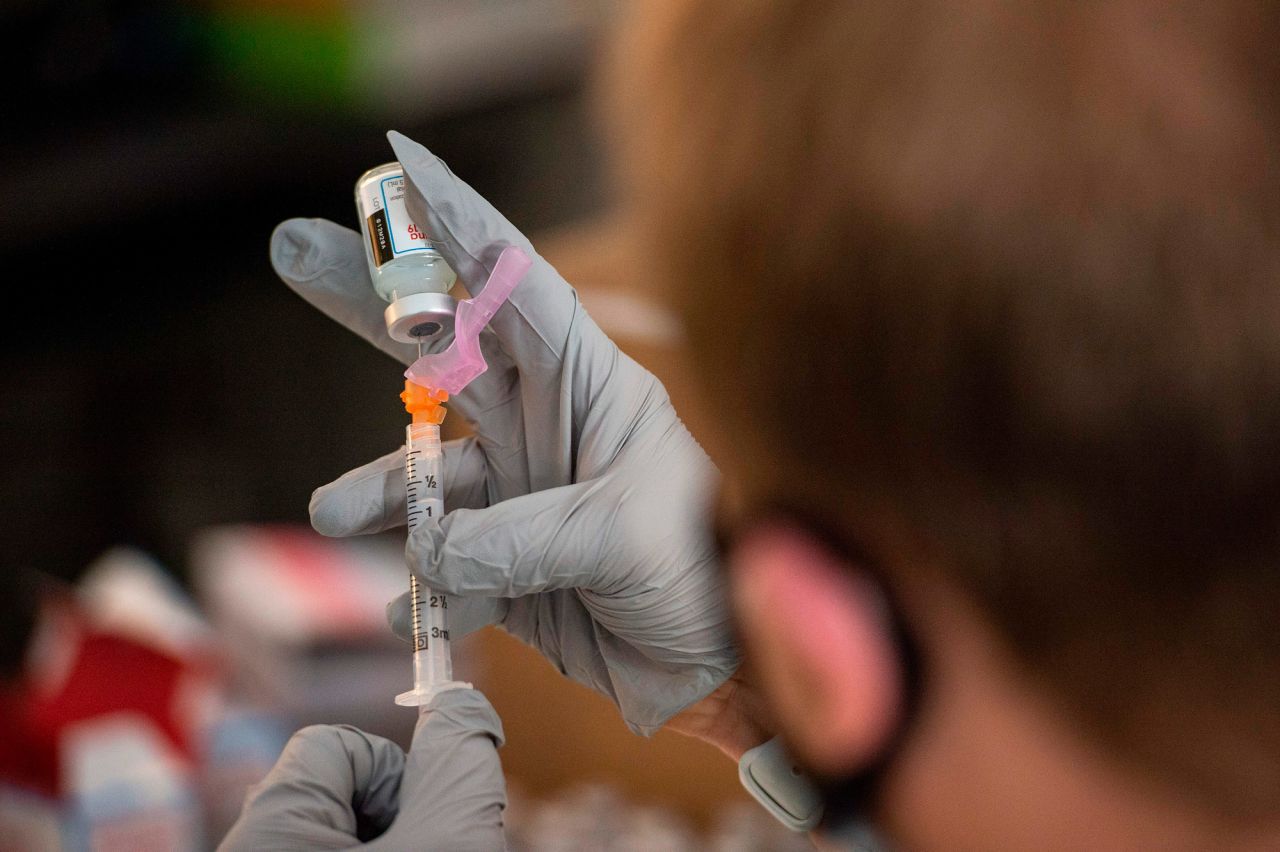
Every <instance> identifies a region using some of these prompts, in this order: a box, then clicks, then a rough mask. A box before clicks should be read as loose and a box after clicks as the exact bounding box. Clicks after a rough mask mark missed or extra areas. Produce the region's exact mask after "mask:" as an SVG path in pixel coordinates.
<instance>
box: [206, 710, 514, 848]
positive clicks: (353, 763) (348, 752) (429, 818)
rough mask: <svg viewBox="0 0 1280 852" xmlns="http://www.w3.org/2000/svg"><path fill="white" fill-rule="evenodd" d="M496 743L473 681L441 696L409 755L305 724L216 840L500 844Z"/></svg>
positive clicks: (375, 740)
mask: <svg viewBox="0 0 1280 852" xmlns="http://www.w3.org/2000/svg"><path fill="white" fill-rule="evenodd" d="M501 745H502V723H501V722H499V721H498V714H497V713H495V712H493V708H492V707H491V706H489V702H488V701H486V700H485V697H484V696H483V695H481V694H480V693H479V692H476V691H475V690H474V689H453V690H449V691H448V692H442V693H440V694H439V695H437V696H436V697H435V699H434V700H433V701H432V702H431V705H430V710H429V712H427V713H425V714H423V715H422V716H421V717H420V718H419V720H418V726H417V729H416V730H415V731H414V735H413V745H412V746H411V747H410V749H409V753H408V755H406V754H405V753H404V752H403V751H401V750H400V747H399V746H398V745H396V744H395V743H393V742H391V741H390V740H386V739H383V738H382V737H378V736H374V735H373V734H366V733H365V732H363V731H360V730H358V729H356V728H352V727H350V726H345V725H337V726H335V725H312V726H311V727H309V728H303V729H302V730H301V731H298V733H296V734H294V735H293V738H292V739H290V740H289V743H288V744H287V745H286V746H285V748H284V753H283V754H281V755H280V759H279V760H277V761H276V765H275V766H274V767H272V769H271V771H270V772H269V773H268V774H267V777H266V778H265V779H263V781H262V783H260V784H258V785H257V786H256V787H254V788H253V789H252V790H250V792H249V795H248V797H247V799H246V800H245V805H244V811H242V812H241V814H240V818H239V819H238V820H236V824H235V825H234V826H232V827H231V831H230V832H229V833H228V834H227V836H226V837H225V838H224V839H223V841H222V843H221V844H219V846H218V849H219V850H222V852H239V850H259V849H272V850H293V849H297V850H310V849H349V848H352V847H355V846H359V847H360V848H362V849H367V850H388V852H389V850H401V849H423V850H427V849H441V850H491V849H503V848H505V840H504V838H503V834H502V811H503V808H505V807H506V806H507V793H506V786H505V782H504V781H503V778H502V766H501V764H500V763H499V762H498V752H497V748H498V747H499V746H501ZM365 841H369V842H367V843H366V842H365ZM362 844H363V845H362Z"/></svg>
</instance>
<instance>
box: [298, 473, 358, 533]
mask: <svg viewBox="0 0 1280 852" xmlns="http://www.w3.org/2000/svg"><path fill="white" fill-rule="evenodd" d="M307 514H308V515H310V516H311V527H312V529H314V530H315V531H316V532H318V533H320V535H323V536H327V537H328V538H342V537H344V536H348V535H351V530H350V524H349V523H348V519H347V518H346V515H345V513H344V512H341V511H339V509H338V506H337V502H336V501H335V500H333V499H332V497H331V496H330V490H329V489H328V488H327V487H326V486H321V487H319V488H317V489H316V490H315V491H312V492H311V502H310V503H309V504H308V505H307Z"/></svg>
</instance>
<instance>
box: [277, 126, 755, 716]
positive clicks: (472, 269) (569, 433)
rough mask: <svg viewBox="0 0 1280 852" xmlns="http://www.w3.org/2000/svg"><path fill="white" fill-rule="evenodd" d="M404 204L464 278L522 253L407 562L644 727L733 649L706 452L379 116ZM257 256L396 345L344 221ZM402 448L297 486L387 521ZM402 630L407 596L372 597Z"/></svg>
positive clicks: (407, 351)
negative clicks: (465, 430) (399, 168)
mask: <svg viewBox="0 0 1280 852" xmlns="http://www.w3.org/2000/svg"><path fill="white" fill-rule="evenodd" d="M390 140H391V145H392V147H393V148H394V149H395V152H396V156H397V158H398V159H399V160H400V162H401V164H403V166H404V168H405V172H406V175H407V177H408V184H409V185H408V187H407V195H406V198H407V204H408V209H409V212H410V215H412V217H413V219H414V220H415V221H416V222H417V223H418V224H419V225H420V226H423V227H425V230H426V231H427V232H428V233H429V234H430V235H431V236H432V237H433V238H434V239H436V240H437V241H439V243H440V245H441V251H442V253H443V254H444V256H445V258H446V259H447V260H448V261H449V263H450V265H451V266H452V267H453V268H454V270H455V271H456V272H457V273H458V275H459V276H460V278H461V279H462V281H463V282H464V284H466V285H468V286H469V287H478V286H481V285H482V284H483V282H484V281H485V280H486V279H487V277H488V274H489V271H490V270H491V269H492V267H493V264H494V262H495V261H496V260H497V258H498V255H499V253H501V251H502V249H503V248H504V247H506V246H508V245H516V246H519V247H520V248H522V249H523V250H524V251H525V252H526V253H527V254H528V255H529V257H530V258H531V259H532V260H533V268H532V270H531V271H530V272H529V274H528V275H527V276H526V278H525V280H524V281H523V282H522V283H521V284H520V286H519V287H517V288H516V290H515V292H514V293H513V294H512V297H511V300H510V302H509V303H508V304H507V305H504V306H503V307H502V309H500V310H499V311H498V313H497V315H496V316H494V318H493V321H492V323H491V325H490V329H489V330H487V331H486V332H485V333H484V334H483V335H482V336H481V347H482V349H483V351H484V353H485V358H486V360H487V361H488V363H489V370H488V372H486V373H485V374H483V375H482V376H480V377H479V378H478V379H476V380H475V381H474V382H473V383H472V384H471V385H470V386H469V387H468V388H467V389H466V390H464V391H463V392H462V393H460V394H459V395H457V396H456V397H455V398H454V399H452V400H451V401H450V408H451V409H452V410H453V411H454V412H457V413H459V414H461V415H462V416H463V417H465V418H466V419H467V421H468V422H469V423H470V424H471V426H472V427H473V429H474V431H475V438H471V439H467V440H464V441H459V442H451V443H448V444H446V446H445V451H444V465H445V468H444V469H445V507H446V510H447V512H448V513H447V514H446V516H445V517H444V518H443V519H440V520H428V521H426V522H424V523H422V524H421V525H420V526H419V527H418V528H417V529H416V530H415V532H414V534H413V536H412V537H411V538H410V540H409V542H408V545H407V555H408V560H409V565H410V567H411V568H412V570H414V571H417V572H418V574H419V576H420V577H421V578H422V580H423V581H424V582H425V583H426V584H427V585H428V586H431V587H433V588H437V589H442V590H444V591H446V592H448V593H451V594H454V595H459V596H463V598H464V600H460V601H459V602H458V604H457V605H456V608H455V604H454V602H453V601H452V600H451V601H450V610H449V612H450V620H451V625H450V630H451V632H454V631H456V635H461V634H463V633H465V632H467V631H468V630H473V629H475V628H477V627H479V626H482V625H484V624H489V623H496V624H500V625H501V626H502V627H503V628H504V629H506V630H507V631H509V632H510V633H512V634H514V635H515V636H517V637H519V638H520V639H522V640H524V641H525V642H527V643H529V644H531V645H533V646H534V647H536V648H537V649H538V650H540V651H541V652H542V653H543V654H544V655H545V656H546V657H547V658H548V659H549V660H550V661H551V662H552V664H553V665H555V666H556V667H557V668H558V669H559V670H560V671H562V672H563V673H565V674H567V675H568V676H569V677H571V678H573V679H574V680H577V681H579V682H581V683H584V684H587V685H588V686H590V687H592V688H594V689H596V690H598V691H600V692H602V693H604V694H605V695H607V696H609V697H610V698H612V699H613V700H614V702H615V703H617V705H618V707H619V708H620V709H621V711H622V715H623V718H624V719H625V720H626V721H627V722H628V724H630V725H631V726H632V728H633V729H634V730H637V731H640V732H644V733H649V732H652V731H654V730H656V729H657V728H658V727H660V726H661V725H662V724H663V723H664V722H666V721H667V720H668V719H669V718H670V717H671V716H673V715H675V714H676V713H677V712H679V711H680V710H682V709H684V708H685V707H687V706H689V705H690V704H693V703H694V702H696V701H698V700H699V699H701V698H703V697H705V696H706V695H707V694H709V693H710V692H712V691H713V690H714V689H715V688H716V687H717V686H719V685H720V684H721V683H722V682H723V681H724V680H725V679H726V678H727V677H728V676H729V675H730V674H731V673H732V672H733V671H734V670H735V669H736V668H737V665H738V656H737V652H736V650H735V648H734V646H733V642H732V638H731V635H730V629H729V619H728V615H727V610H726V605H725V595H724V588H723V585H722V581H721V578H720V576H719V573H718V571H717V569H716V566H715V563H714V555H713V548H712V547H711V544H710V541H709V540H708V537H707V535H706V533H705V530H706V524H705V518H704V513H705V511H706V510H707V507H708V505H709V503H710V497H711V490H712V488H713V487H714V484H715V478H716V471H715V468H714V467H713V465H712V464H711V462H710V460H709V459H708V458H707V456H706V454H705V453H704V452H703V451H702V448H701V447H699V446H698V444H697V442H696V441H694V439H693V437H692V436H691V435H690V434H689V432H688V430H687V429H686V428H685V427H684V424H683V423H681V422H680V418H679V417H677V416H676V413H675V410H674V409H673V408H672V406H671V402H670V400H669V399H668V397H667V393H666V391H665V389H664V388H663V387H662V384H661V383H660V382H659V381H658V380H657V379H656V378H654V376H653V375H652V374H651V373H649V372H648V371H646V370H645V369H644V368H642V367H641V366H640V365H639V364H637V363H636V362H635V361H633V360H631V359H630V358H628V357H627V356H626V355H624V354H622V352H620V351H619V350H618V348H617V346H615V345H614V344H613V342H612V341H610V340H609V338H608V337H606V336H605V335H604V333H603V332H601V331H600V329H599V328H598V327H597V326H596V324H595V323H594V322H592V320H591V318H590V317H589V316H587V314H586V312H585V311H584V310H583V308H582V305H581V304H580V303H579V301H578V297H577V294H576V293H575V292H574V291H573V288H571V287H570V286H569V285H568V284H567V283H565V281H564V279H563V278H561V277H560V275H559V274H558V273H557V272H556V271H555V269H553V268H552V267H551V266H550V264H548V263H547V262H546V261H545V260H543V259H542V258H541V257H539V256H538V254H537V253H536V252H535V251H534V250H533V247H532V246H531V245H530V244H529V242H528V241H527V240H526V239H525V238H524V236H523V235H522V234H521V233H520V232H519V231H518V230H516V228H515V227H514V226H512V225H511V224H510V223H509V222H508V221H507V220H506V219H505V218H503V216H502V215H501V214H500V213H498V211H496V210H495V209H493V207H492V206H490V205H489V203H488V202H486V201H485V200H484V199H483V198H481V197H480V196H479V195H477V194H476V192H475V191H474V190H472V189H471V188H470V187H469V186H467V185H466V184H465V183H463V182H462V181H461V180H459V179H458V178H457V177H455V176H454V175H453V174H452V173H451V172H450V171H449V169H448V167H447V166H445V164H444V163H443V162H441V161H440V160H439V159H438V158H436V157H435V156H434V155H432V154H431V153H430V152H429V151H427V150H426V149H425V148H423V147H422V146H421V145H418V144H417V143H415V142H413V141H411V140H410V139H408V138H406V137H404V136H401V135H400V134H398V133H392V134H390ZM271 256H272V262H273V263H274V265H275V268H276V271H277V272H278V273H279V274H280V276H281V277H282V278H283V279H284V280H285V282H286V283H288V284H289V285H290V286H291V287H293V288H294V289H295V290H296V291H297V292H298V293H299V294H300V295H302V297H303V298H305V299H306V300H307V301H309V302H311V303H312V304H313V305H315V306H316V307H318V308H319V309H320V310H321V311H323V312H325V313H326V314H328V315H329V316H331V317H332V318H334V319H335V320H337V321H338V322H340V323H341V324H342V325H344V326H346V327H347V328H349V329H351V330H353V331H355V332H356V333H357V334H360V335H361V336H362V337H364V338H365V339H366V340H368V341H370V342H371V343H373V344H374V345H375V346H378V347H379V348H381V349H382V350H384V351H386V352H388V353H389V354H391V355H392V356H394V357H396V358H398V359H399V360H400V361H401V362H404V363H408V362H409V361H411V360H412V359H413V358H414V357H415V353H414V351H413V350H412V349H411V348H410V347H409V346H405V345H401V344H397V343H395V342H393V341H392V340H390V339H389V338H388V337H387V333H386V328H385V326H384V324H383V319H382V311H383V308H384V307H385V305H384V304H383V303H382V301H381V300H380V299H379V298H378V297H377V295H376V294H375V293H374V291H373V288H372V286H371V285H370V283H369V276H368V272H367V268H366V265H365V257H364V247H363V243H362V237H361V236H360V235H358V234H356V233H355V232H353V231H350V230H348V229H346V228H342V227H339V226H337V225H335V224H333V223H331V222H326V221H323V220H303V219H293V220H290V221H288V222H285V223H283V224H282V225H280V227H279V228H277V229H276V232H275V234H274V236H273V238H272V246H271ZM402 462H403V454H402V452H400V451H396V452H393V453H391V454H389V455H387V456H385V457H383V458H381V459H378V460H376V461H374V462H372V463H370V464H368V465H366V466H365V467H362V468H358V469H357V470H354V471H351V472H350V473H348V474H346V475H345V476H343V477H341V478H340V479H338V480H337V481H336V482H334V483H332V484H330V485H326V486H324V487H323V488H320V489H319V490H317V491H316V493H315V495H314V496H313V497H312V501H311V521H312V524H313V525H314V526H315V528H316V529H317V530H319V531H320V532H322V533H324V534H326V535H333V536H348V535H358V534H362V533H372V532H377V531H381V530H386V529H390V528H392V527H397V526H402V525H403V524H404V517H405V505H404V500H405V497H404V483H403V472H402V469H401V464H402ZM388 612H389V615H390V616H391V620H392V623H393V626H398V627H399V628H400V630H399V631H398V632H405V631H407V626H408V620H407V618H406V615H407V612H408V605H407V600H406V599H401V600H400V601H398V602H393V604H392V606H391V607H389V608H388Z"/></svg>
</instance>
